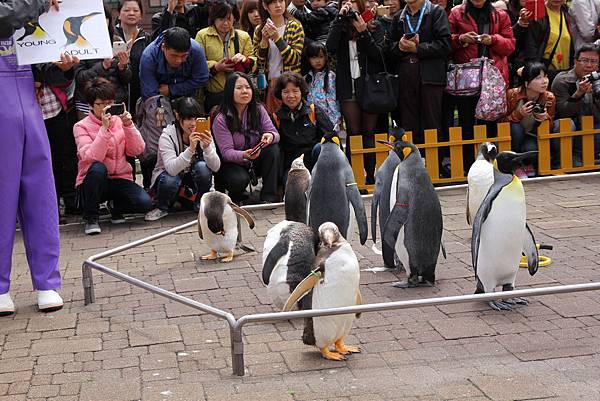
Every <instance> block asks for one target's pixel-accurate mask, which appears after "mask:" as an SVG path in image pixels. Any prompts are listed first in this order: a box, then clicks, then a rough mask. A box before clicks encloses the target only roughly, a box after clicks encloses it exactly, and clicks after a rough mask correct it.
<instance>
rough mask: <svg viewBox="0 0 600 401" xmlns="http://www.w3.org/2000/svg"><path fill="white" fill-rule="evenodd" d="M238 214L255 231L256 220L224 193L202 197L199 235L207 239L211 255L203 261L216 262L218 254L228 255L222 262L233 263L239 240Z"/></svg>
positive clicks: (214, 192)
mask: <svg viewBox="0 0 600 401" xmlns="http://www.w3.org/2000/svg"><path fill="white" fill-rule="evenodd" d="M236 214H238V215H240V216H242V217H243V218H244V219H245V220H246V222H247V223H248V226H249V227H250V229H254V220H253V219H252V217H251V216H250V214H248V212H247V211H245V210H244V209H242V208H241V207H239V206H237V205H236V204H234V203H233V202H232V201H231V198H230V197H229V196H227V195H225V194H224V193H221V192H217V191H213V192H207V193H205V194H204V195H202V198H201V199H200V210H199V211H198V235H199V236H200V239H205V237H206V242H207V243H208V246H209V247H210V253H209V254H208V255H204V256H202V260H214V259H217V258H218V253H223V252H224V253H226V254H225V256H224V257H223V259H222V260H221V262H231V261H232V260H233V251H234V249H235V245H236V243H237V238H238V224H237V217H236Z"/></svg>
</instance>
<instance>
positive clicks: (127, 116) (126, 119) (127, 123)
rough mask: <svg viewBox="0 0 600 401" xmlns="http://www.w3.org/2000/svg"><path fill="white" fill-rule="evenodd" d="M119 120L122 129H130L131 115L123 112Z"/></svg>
mask: <svg viewBox="0 0 600 401" xmlns="http://www.w3.org/2000/svg"><path fill="white" fill-rule="evenodd" d="M119 117H120V118H121V122H122V123H123V127H131V126H132V125H133V118H131V114H130V113H129V112H128V111H127V110H125V113H123V114H121V115H120V116H119Z"/></svg>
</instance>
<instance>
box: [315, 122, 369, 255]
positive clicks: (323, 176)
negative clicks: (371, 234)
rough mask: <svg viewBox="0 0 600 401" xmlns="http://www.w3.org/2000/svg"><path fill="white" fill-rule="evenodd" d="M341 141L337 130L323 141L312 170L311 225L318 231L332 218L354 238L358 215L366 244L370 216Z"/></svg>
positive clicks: (359, 225)
mask: <svg viewBox="0 0 600 401" xmlns="http://www.w3.org/2000/svg"><path fill="white" fill-rule="evenodd" d="M339 142H340V139H339V137H338V136H337V132H336V131H335V130H334V132H332V133H329V134H327V135H325V137H324V138H323V139H322V140H321V153H320V154H319V159H318V160H317V163H316V164H315V166H314V167H313V170H312V180H311V185H310V190H309V206H308V210H309V214H308V221H309V224H308V225H309V226H311V227H312V228H313V229H314V230H317V229H318V228H319V227H320V225H321V224H323V223H325V222H326V221H330V222H332V223H334V224H335V225H336V226H337V227H338V228H339V230H340V233H341V234H342V236H343V237H344V238H348V241H351V239H352V234H353V231H354V230H353V227H352V222H353V220H354V219H353V218H352V215H354V216H355V217H356V220H357V222H358V231H359V234H360V243H361V244H363V245H364V243H365V242H366V241H367V235H368V223H367V215H366V213H365V207H364V205H363V200H362V198H361V196H360V193H359V192H358V187H357V185H356V181H355V180H354V173H353V172H352V167H350V163H349V162H348V159H347V158H346V155H345V154H344V152H342V150H341V149H340V145H339Z"/></svg>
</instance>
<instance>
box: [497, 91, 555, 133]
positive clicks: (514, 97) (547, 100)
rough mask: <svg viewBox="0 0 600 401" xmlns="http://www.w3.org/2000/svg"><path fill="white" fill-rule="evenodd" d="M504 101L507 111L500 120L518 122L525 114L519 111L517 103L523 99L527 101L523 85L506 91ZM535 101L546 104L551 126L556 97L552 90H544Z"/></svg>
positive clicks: (524, 101)
mask: <svg viewBox="0 0 600 401" xmlns="http://www.w3.org/2000/svg"><path fill="white" fill-rule="evenodd" d="M506 101H507V107H506V110H508V113H507V115H506V117H504V118H503V119H502V121H508V122H511V123H519V122H521V120H523V118H525V116H524V115H523V114H522V113H521V112H520V111H519V103H520V102H521V101H523V103H527V102H528V101H529V100H527V93H526V92H525V88H524V87H519V88H511V89H509V90H508V92H506ZM537 103H541V104H545V105H546V112H548V115H549V116H550V119H549V120H550V127H552V121H553V120H554V115H555V114H556V98H555V97H554V94H553V93H552V92H549V91H546V92H545V93H543V94H542V95H541V96H540V97H539V99H538V100H537Z"/></svg>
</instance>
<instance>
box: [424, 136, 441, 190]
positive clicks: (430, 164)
mask: <svg viewBox="0 0 600 401" xmlns="http://www.w3.org/2000/svg"><path fill="white" fill-rule="evenodd" d="M437 136H438V135H437V130H436V129H426V130H425V144H426V145H429V144H431V145H435V144H437V142H438V140H437ZM425 167H427V171H428V172H429V177H431V180H432V181H434V180H435V181H439V178H440V165H439V161H438V148H437V147H431V148H430V147H427V148H425ZM435 181H434V182H435Z"/></svg>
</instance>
